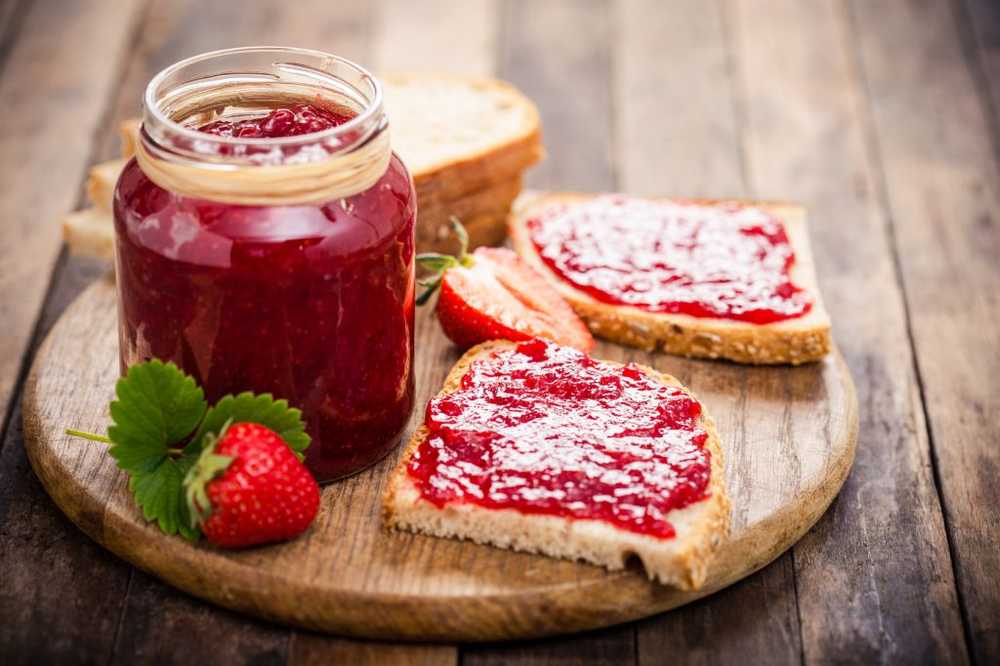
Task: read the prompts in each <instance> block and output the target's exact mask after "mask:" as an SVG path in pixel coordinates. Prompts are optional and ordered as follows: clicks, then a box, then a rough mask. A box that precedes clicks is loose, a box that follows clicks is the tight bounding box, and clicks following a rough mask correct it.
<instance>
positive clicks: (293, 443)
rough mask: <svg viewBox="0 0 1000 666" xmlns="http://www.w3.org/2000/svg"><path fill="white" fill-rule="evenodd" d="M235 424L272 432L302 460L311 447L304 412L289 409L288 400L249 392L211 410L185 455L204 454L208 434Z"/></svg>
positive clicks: (230, 396)
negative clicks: (256, 426) (258, 425)
mask: <svg viewBox="0 0 1000 666" xmlns="http://www.w3.org/2000/svg"><path fill="white" fill-rule="evenodd" d="M227 421H232V422H233V423H259V424H260V425H262V426H265V427H267V428H270V429H271V430H273V431H274V432H276V433H278V435H279V436H280V437H281V438H282V439H283V440H285V443H286V444H288V446H289V448H291V449H292V451H294V452H295V455H296V456H298V458H299V459H300V460H301V459H302V458H303V456H302V452H303V451H305V450H306V448H308V446H309V435H307V434H306V424H305V422H304V421H303V420H302V412H301V410H298V409H295V408H294V407H289V406H288V401H287V400H275V399H274V398H273V397H272V396H271V394H270V393H264V394H261V395H254V394H253V393H250V392H246V393H240V394H238V395H236V396H232V395H227V396H226V397H224V398H222V399H221V400H219V402H217V403H216V404H215V406H214V407H212V408H211V409H209V410H208V412H207V413H206V414H205V418H204V419H203V420H202V422H201V425H200V426H199V427H198V431H197V432H196V433H195V435H194V437H193V438H192V439H191V442H190V443H189V444H188V445H187V448H185V449H184V453H185V455H197V454H200V453H201V450H202V447H203V446H204V445H205V442H204V439H205V436H206V435H207V434H217V433H219V432H220V431H221V430H222V428H223V427H224V426H225V425H226V422H227Z"/></svg>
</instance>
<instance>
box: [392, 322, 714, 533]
mask: <svg viewBox="0 0 1000 666" xmlns="http://www.w3.org/2000/svg"><path fill="white" fill-rule="evenodd" d="M700 414H701V405H700V404H699V403H698V402H697V401H696V400H694V398H692V397H691V396H690V395H688V394H687V393H685V392H684V391H682V390H681V389H679V388H676V387H670V386H664V385H663V384H661V383H659V382H656V381H654V380H652V379H651V378H649V377H648V376H647V375H646V374H645V373H643V372H642V371H641V370H639V369H638V368H637V367H635V366H634V365H626V366H624V367H621V366H614V365H610V364H607V363H602V362H600V361H596V360H594V359H592V358H590V357H589V356H587V355H586V354H583V353H582V352H579V351H576V350H575V349H571V348H569V347H561V346H559V345H556V344H554V343H551V342H547V341H543V340H540V339H535V340H531V341H528V342H523V343H521V344H519V345H518V346H517V347H516V348H514V349H509V350H504V351H499V352H496V353H494V354H492V355H490V356H488V357H486V358H483V359H480V360H478V361H476V362H474V363H473V364H472V366H471V367H470V368H469V371H468V372H467V373H466V374H465V376H464V377H463V378H462V382H461V385H460V387H459V388H458V390H456V391H454V392H453V393H450V394H448V395H445V396H441V397H438V398H435V399H433V400H431V401H430V402H429V403H428V405H427V415H426V420H425V425H426V426H427V428H428V429H429V430H430V433H429V435H428V437H427V438H426V440H425V441H424V442H423V443H422V444H421V445H420V447H419V448H418V449H417V451H416V452H415V454H414V455H413V457H412V458H411V460H410V463H409V467H408V472H409V474H410V476H411V477H412V479H413V481H414V483H415V485H416V486H417V488H418V489H419V491H420V493H421V495H422V496H423V497H424V498H425V499H427V500H428V501H430V502H432V503H434V504H435V505H437V506H439V507H441V506H444V505H445V504H447V503H450V502H469V503H472V504H477V505H479V506H482V507H486V508H490V509H516V510H518V511H520V512H522V513H532V514H546V515H554V516H563V517H568V518H575V519H593V520H602V521H607V522H609V523H612V524H613V525H615V526H617V527H620V528H623V529H626V530H630V531H632V532H638V533H640V534H647V535H651V536H655V537H659V538H670V537H673V536H674V528H673V526H672V525H671V524H670V523H669V522H668V520H667V518H666V517H667V514H668V513H669V512H670V511H672V510H674V509H681V508H683V507H686V506H688V505H689V504H692V503H694V502H698V501H700V500H702V499H704V498H705V497H706V496H707V493H708V484H709V476H710V474H711V453H710V451H708V450H707V449H706V448H705V441H706V439H707V437H708V435H707V434H706V432H705V431H704V430H702V429H701V428H700V427H699V426H698V417H699V415H700Z"/></svg>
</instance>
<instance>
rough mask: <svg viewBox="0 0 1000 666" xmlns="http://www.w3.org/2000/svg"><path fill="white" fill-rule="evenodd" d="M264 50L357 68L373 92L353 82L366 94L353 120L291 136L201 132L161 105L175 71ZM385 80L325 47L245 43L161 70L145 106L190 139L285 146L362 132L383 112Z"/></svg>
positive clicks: (308, 70) (278, 65) (302, 68)
mask: <svg viewBox="0 0 1000 666" xmlns="http://www.w3.org/2000/svg"><path fill="white" fill-rule="evenodd" d="M263 53H274V54H275V55H276V56H277V55H279V54H280V55H285V56H299V57H305V58H310V59H314V60H317V61H319V62H322V63H324V64H327V65H331V64H338V65H341V66H343V67H345V68H347V69H348V70H353V73H354V74H355V75H357V77H358V78H359V79H360V80H362V81H364V82H365V83H367V84H368V85H369V86H370V87H371V90H370V94H366V91H363V90H358V89H357V87H356V86H353V85H352V86H351V87H352V88H354V90H355V91H356V92H357V93H358V94H360V95H362V96H364V98H365V100H364V104H363V106H362V108H361V109H360V111H358V113H357V114H355V115H354V117H352V118H351V119H350V120H348V121H347V122H345V123H342V124H340V125H337V126H335V127H330V128H328V129H324V130H320V131H318V132H311V133H308V134H299V135H294V136H288V137H266V138H256V137H254V138H252V137H223V136H218V135H214V134H208V133H205V132H201V131H199V130H197V129H195V128H192V127H188V126H186V125H183V124H182V123H180V122H178V121H176V120H174V119H173V118H171V117H170V116H168V115H167V114H166V113H165V112H164V110H163V109H162V108H161V104H160V100H161V97H162V95H163V93H164V91H163V90H162V89H163V88H164V86H165V83H166V82H167V80H168V79H169V78H170V77H171V76H173V75H175V74H176V73H177V72H178V71H181V70H183V69H185V68H189V67H192V66H195V65H198V64H199V63H202V62H205V61H209V60H214V59H219V58H225V57H227V56H239V55H251V54H263ZM271 67H272V68H273V69H285V70H289V71H296V72H297V73H298V74H300V75H306V76H312V77H314V78H316V79H317V80H319V79H320V78H321V77H326V78H332V79H337V80H339V81H341V82H343V79H341V78H340V77H337V76H336V75H335V74H333V73H332V72H325V71H322V70H320V69H318V68H317V67H314V66H313V65H309V64H304V63H296V62H283V61H275V62H272V64H271ZM237 74H240V75H243V74H244V73H237V72H220V75H232V76H235V75H237ZM245 74H246V76H264V77H267V78H270V79H275V77H276V76H277V75H275V74H273V73H265V72H250V73H245ZM209 78H211V77H202V78H201V79H194V80H193V81H198V80H207V79H209ZM186 83H187V84H190V83H192V81H188V82H186ZM382 98H383V93H382V84H381V83H380V82H379V80H378V79H377V78H375V76H374V75H373V74H372V73H371V72H369V71H368V70H367V69H365V68H364V67H362V66H361V65H358V64H357V63H355V62H353V61H351V60H348V59H347V58H343V57H341V56H337V55H334V54H332V53H327V52H325V51H319V50H316V49H306V48H298V47H286V46H241V47H236V48H228V49H219V50H216V51H208V52H205V53H200V54H197V55H194V56H191V57H189V58H185V59H183V60H179V61H178V62H175V63H174V64H172V65H170V66H168V67H166V68H164V69H163V70H161V71H160V72H159V73H157V74H156V75H155V76H154V77H153V78H152V79H151V80H150V81H149V84H148V85H147V86H146V90H145V93H144V95H143V106H144V115H145V116H146V117H147V118H150V119H151V120H153V121H154V122H155V123H157V124H160V125H162V126H163V127H165V128H166V129H167V130H168V131H169V132H170V133H172V134H174V135H176V136H179V137H183V138H185V139H188V140H189V141H191V142H198V143H201V144H202V145H204V144H206V143H209V144H219V145H227V146H260V147H269V148H283V147H291V146H297V145H303V144H310V143H315V142H326V141H329V140H331V139H337V138H339V137H342V136H348V135H351V134H354V133H356V132H358V131H359V130H362V131H363V130H364V127H365V126H366V125H368V124H369V123H371V122H372V121H373V120H378V119H379V118H380V117H381V116H382V115H383V110H382Z"/></svg>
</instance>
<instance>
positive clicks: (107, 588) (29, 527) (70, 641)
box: [0, 260, 130, 666]
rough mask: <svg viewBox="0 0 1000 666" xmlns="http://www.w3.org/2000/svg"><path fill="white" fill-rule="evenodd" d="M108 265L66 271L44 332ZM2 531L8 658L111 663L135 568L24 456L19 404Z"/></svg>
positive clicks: (0, 566)
mask: <svg viewBox="0 0 1000 666" xmlns="http://www.w3.org/2000/svg"><path fill="white" fill-rule="evenodd" d="M105 270H106V267H105V266H104V264H103V263H100V262H96V261H85V260H82V261H77V262H74V263H73V264H71V265H70V266H68V267H65V268H64V269H63V270H61V271H60V275H61V279H60V280H59V282H58V283H57V285H56V288H55V289H54V290H53V293H52V295H51V296H50V298H49V300H48V302H47V304H46V306H45V310H44V312H43V314H42V318H41V323H40V330H41V332H43V333H44V332H45V331H47V330H48V329H49V328H50V327H51V326H52V324H54V323H55V321H56V319H57V318H58V316H59V315H60V314H61V313H62V311H63V310H64V309H65V308H66V306H67V305H68V304H69V303H70V302H71V301H72V299H73V298H74V297H75V296H76V295H77V294H78V293H79V292H80V290H82V289H83V287H84V286H86V285H87V284H88V283H90V282H91V281H93V280H94V278H96V277H97V276H98V275H100V274H101V273H103V272H104V271H105ZM95 519H96V517H95ZM0 534H2V538H0V571H2V572H3V574H2V580H3V584H2V585H0V661H2V662H3V663H4V664H8V665H10V666H16V665H17V664H29V663H31V664H38V663H53V664H59V663H104V662H106V661H107V659H108V655H110V654H111V649H112V644H113V643H114V640H115V635H116V632H117V629H118V620H119V617H120V615H121V600H122V598H123V597H124V595H125V589H126V587H127V585H128V580H129V571H130V567H129V566H128V565H127V564H125V563H124V562H122V561H121V560H119V559H118V558H116V557H115V556H114V555H112V554H111V553H108V552H107V551H105V550H104V549H102V548H101V547H100V546H98V545H97V544H95V543H93V542H92V541H90V539H88V538H87V537H86V536H85V535H84V534H83V532H81V531H80V530H78V529H77V528H76V527H75V526H74V525H73V524H72V523H71V522H69V520H67V519H66V517H65V516H64V515H63V514H62V513H61V512H60V511H59V509H57V508H56V506H55V505H54V504H53V503H52V502H51V501H50V500H49V499H48V497H47V496H46V495H45V491H44V490H43V489H42V486H41V484H40V483H39V482H38V479H37V478H35V475H34V473H33V472H32V471H31V468H30V467H29V465H28V460H27V458H26V457H25V454H24V438H23V432H22V428H21V410H20V405H19V404H18V405H15V408H14V411H13V414H12V418H11V422H10V427H9V428H8V429H7V433H6V436H5V442H4V447H3V451H2V453H0Z"/></svg>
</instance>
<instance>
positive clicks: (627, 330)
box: [508, 193, 832, 365]
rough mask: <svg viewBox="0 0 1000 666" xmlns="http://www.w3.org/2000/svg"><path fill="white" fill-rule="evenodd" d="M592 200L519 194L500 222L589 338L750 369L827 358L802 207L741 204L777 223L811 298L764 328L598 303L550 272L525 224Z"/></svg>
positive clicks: (826, 333)
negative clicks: (796, 312) (550, 210)
mask: <svg viewBox="0 0 1000 666" xmlns="http://www.w3.org/2000/svg"><path fill="white" fill-rule="evenodd" d="M596 196H599V195H596V194H584V193H551V194H546V193H530V194H529V193H526V194H525V195H522V197H521V198H520V199H518V200H517V201H516V202H515V205H514V208H513V210H512V212H511V215H510V217H509V218H508V231H509V234H510V238H511V242H512V244H513V246H514V249H515V250H516V251H517V253H518V254H519V255H520V256H521V257H522V258H524V259H525V260H526V261H528V262H529V263H530V264H531V265H532V266H533V267H534V268H535V269H536V270H538V271H539V272H541V274H542V275H544V276H545V277H546V278H547V279H548V280H549V281H550V282H551V283H552V284H553V286H555V287H556V289H558V290H559V293H560V294H562V296H563V298H565V299H566V300H567V301H568V302H569V303H570V305H571V306H573V309H574V310H576V312H577V314H579V315H580V317H581V318H582V319H583V320H584V321H585V322H587V325H588V326H589V327H590V330H591V331H592V332H593V333H594V334H595V335H597V336H599V337H602V338H605V339H607V340H611V341H613V342H617V343H619V344H624V345H628V346H631V347H638V348H640V349H644V350H646V351H663V352H666V353H669V354H676V355H678V356H688V357H693V358H708V359H726V360H730V361H735V362H737V363H747V364H753V365H780V364H790V365H799V364H801V363H809V362H812V361H817V360H819V359H821V358H823V357H824V356H826V354H828V353H829V351H830V348H831V346H832V340H831V334H830V318H829V315H827V313H826V309H825V308H824V307H823V302H822V299H821V297H820V292H819V287H818V283H817V280H816V272H815V268H814V264H813V259H812V252H811V248H810V246H809V237H808V232H807V230H806V211H805V209H804V208H802V207H801V206H797V205H794V204H787V203H775V202H755V201H745V202H742V203H746V204H750V205H755V206H759V207H761V208H763V209H765V210H768V211H770V212H772V213H774V214H775V215H776V216H777V217H779V218H781V220H782V222H783V223H784V225H785V229H786V231H787V233H788V238H789V241H790V242H791V245H792V248H793V250H794V251H795V255H796V261H795V264H794V265H793V266H792V270H791V277H792V280H793V282H795V284H797V285H799V286H801V287H803V288H804V289H806V290H807V291H808V292H809V293H810V295H811V296H812V297H813V299H814V300H813V307H812V309H811V310H810V311H809V312H808V313H807V314H806V315H804V316H802V317H797V318H795V319H787V320H784V321H780V322H776V323H772V324H753V323H750V322H743V321H736V320H731V319H712V318H707V317H692V316H689V315H683V314H664V313H657V312H648V311H646V310H642V309H640V308H636V307H633V306H627V305H612V304H608V303H602V302H601V301H598V300H596V299H594V298H593V297H591V296H590V295H589V294H586V293H584V292H582V291H580V290H579V289H576V288H575V287H573V286H572V285H571V284H569V283H567V282H566V281H564V280H562V279H561V278H560V277H559V276H557V275H556V274H555V273H553V272H552V270H550V269H549V267H548V266H547V265H546V264H545V262H544V261H542V258H541V257H540V256H539V255H538V252H537V251H536V250H535V246H534V243H532V241H531V238H530V237H529V234H528V230H527V227H526V222H527V220H528V219H529V218H530V217H531V216H532V215H534V214H536V213H538V212H540V211H542V210H543V209H544V208H546V207H547V206H551V205H553V204H560V203H567V204H572V203H580V202H583V201H587V200H589V199H592V198H594V197H596ZM727 201H732V200H727ZM722 202H723V200H715V199H699V200H696V203H701V204H707V205H712V204H719V203H722Z"/></svg>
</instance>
